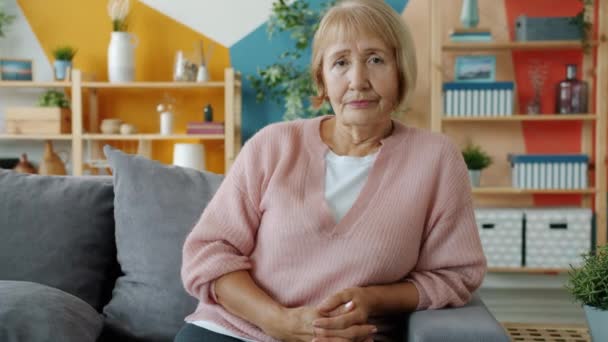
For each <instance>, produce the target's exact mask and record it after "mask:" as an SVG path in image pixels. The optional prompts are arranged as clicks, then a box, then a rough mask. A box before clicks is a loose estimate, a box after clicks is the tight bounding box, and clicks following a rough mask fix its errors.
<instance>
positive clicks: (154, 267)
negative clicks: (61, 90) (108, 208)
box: [104, 146, 223, 341]
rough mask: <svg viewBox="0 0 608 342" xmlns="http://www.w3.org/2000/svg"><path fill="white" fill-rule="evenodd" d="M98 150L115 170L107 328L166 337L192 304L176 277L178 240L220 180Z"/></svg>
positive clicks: (140, 335)
mask: <svg viewBox="0 0 608 342" xmlns="http://www.w3.org/2000/svg"><path fill="white" fill-rule="evenodd" d="M104 152H105V154H106V157H107V159H108V162H109V164H110V167H111V168H112V171H113V172H112V173H113V175H114V192H115V200H114V201H115V202H114V207H115V209H114V214H115V220H116V246H117V249H118V262H119V263H120V267H121V270H122V273H123V274H124V275H122V276H121V277H119V278H118V279H117V281H116V286H115V288H114V291H113V295H112V299H111V300H110V303H109V304H108V305H107V306H106V307H105V308H104V314H105V315H106V325H107V329H110V330H112V331H114V332H115V333H116V334H117V335H120V336H125V335H126V336H132V337H136V338H141V339H145V340H146V341H172V340H173V337H174V336H175V334H177V332H178V331H179V329H180V328H181V326H182V325H183V324H184V318H185V316H187V315H188V314H190V313H192V312H193V311H194V309H195V307H196V304H197V301H196V300H195V299H194V298H192V297H191V296H189V295H188V294H187V293H186V292H185V290H184V288H183V285H182V282H181V278H180V267H181V258H182V247H183V243H184V240H185V239H186V236H187V235H188V233H189V232H190V231H191V230H192V227H193V226H194V224H195V223H196V222H197V221H198V219H199V218H200V216H201V214H202V212H203V209H204V208H205V206H206V205H207V203H208V202H209V200H210V199H211V196H212V195H213V194H214V193H215V191H216V190H217V188H218V187H219V184H220V183H221V181H222V178H223V177H222V176H221V175H216V174H212V173H208V172H199V171H196V170H193V169H187V168H181V167H176V166H165V165H162V164H160V163H158V162H156V161H152V160H149V159H146V158H144V157H141V156H135V155H128V154H125V153H123V152H121V151H119V150H116V149H113V148H111V147H109V146H106V147H105V148H104ZM106 333H107V332H104V334H106Z"/></svg>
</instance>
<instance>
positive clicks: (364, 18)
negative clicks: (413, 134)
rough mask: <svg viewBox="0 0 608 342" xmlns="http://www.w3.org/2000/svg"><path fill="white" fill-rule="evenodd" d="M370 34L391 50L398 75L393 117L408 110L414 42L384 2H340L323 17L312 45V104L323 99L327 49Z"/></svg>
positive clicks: (414, 73)
mask: <svg viewBox="0 0 608 342" xmlns="http://www.w3.org/2000/svg"><path fill="white" fill-rule="evenodd" d="M366 34H373V35H374V36H377V37H378V38H379V39H380V40H382V41H383V42H384V43H385V44H386V45H387V46H389V47H390V48H392V49H393V50H394V51H395V59H396V61H397V70H398V73H399V76H398V80H399V102H398V105H397V107H396V108H395V111H394V112H393V113H394V114H400V113H403V112H405V111H406V110H407V109H408V108H409V103H410V102H411V98H412V95H413V93H414V89H415V87H416V77H417V71H416V68H417V65H416V51H415V49H414V40H413V39H412V35H411V33H410V30H409V28H408V26H407V24H406V23H405V21H404V19H403V18H401V16H399V14H397V12H395V11H394V10H393V9H392V8H391V7H390V6H389V5H387V4H386V3H385V2H384V0H343V1H340V2H339V3H338V4H336V5H335V6H334V7H332V8H331V9H329V11H328V12H327V13H326V14H325V16H323V18H322V19H321V22H320V23H319V29H318V30H317V32H316V33H315V36H314V39H313V43H312V61H311V64H312V65H311V72H312V78H313V81H314V82H315V85H316V87H317V96H313V97H312V99H311V100H312V103H313V105H314V106H316V107H318V106H320V105H322V104H323V102H324V101H325V100H326V99H327V89H325V84H324V82H323V54H324V52H325V49H327V47H328V46H329V45H330V44H331V43H333V42H336V41H339V40H341V39H349V38H351V39H354V38H355V37H361V36H362V35H366Z"/></svg>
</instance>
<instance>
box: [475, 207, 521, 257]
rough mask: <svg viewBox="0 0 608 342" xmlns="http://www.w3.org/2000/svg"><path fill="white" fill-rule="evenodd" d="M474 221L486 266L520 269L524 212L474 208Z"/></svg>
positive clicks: (519, 210)
mask: <svg viewBox="0 0 608 342" xmlns="http://www.w3.org/2000/svg"><path fill="white" fill-rule="evenodd" d="M475 219H476V221H477V228H478V229H479V236H480V238H481V244H482V246H483V250H484V253H485V255H486V259H487V261H488V266H489V267H521V266H522V265H523V225H524V224H523V222H524V211H523V210H522V209H502V208H476V209H475Z"/></svg>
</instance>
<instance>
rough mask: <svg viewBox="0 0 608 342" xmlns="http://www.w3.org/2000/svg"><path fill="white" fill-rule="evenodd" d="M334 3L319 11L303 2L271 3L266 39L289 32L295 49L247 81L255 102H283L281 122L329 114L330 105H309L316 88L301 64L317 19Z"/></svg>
mask: <svg viewBox="0 0 608 342" xmlns="http://www.w3.org/2000/svg"><path fill="white" fill-rule="evenodd" d="M334 3H335V1H328V2H327V3H325V4H324V6H323V7H322V8H321V9H320V10H313V9H311V8H310V6H309V3H308V1H306V0H294V1H290V2H289V3H287V2H286V1H285V0H277V1H275V2H274V3H273V4H272V14H271V16H270V19H269V21H268V29H267V32H268V36H269V39H272V37H273V36H274V35H275V34H276V33H277V32H290V38H291V39H292V40H293V42H294V46H293V47H291V48H288V49H287V50H285V51H284V52H282V53H281V54H280V55H279V56H278V61H277V62H276V63H273V64H271V65H268V66H266V67H263V68H258V70H257V73H256V74H255V75H250V76H248V77H247V79H248V80H249V81H250V82H251V86H252V87H253V89H254V91H255V93H256V101H257V102H263V101H265V100H271V101H274V102H276V103H277V104H282V103H284V108H285V112H284V115H283V119H284V120H293V119H297V118H310V117H315V116H319V115H324V114H328V113H331V106H330V105H329V103H324V104H323V105H322V106H321V107H320V108H313V106H312V105H311V103H310V97H311V96H313V95H316V89H315V86H314V82H313V80H312V76H311V74H310V70H309V67H308V66H307V65H304V66H302V64H303V63H301V62H302V61H303V58H304V55H303V53H305V52H306V50H307V49H308V47H309V46H310V44H311V42H312V38H313V36H314V34H315V32H316V30H317V28H318V26H319V20H320V18H321V17H322V16H323V14H324V13H325V12H326V11H327V9H329V7H331V6H332V5H333V4H334ZM298 62H300V63H299V64H298ZM304 64H307V63H304Z"/></svg>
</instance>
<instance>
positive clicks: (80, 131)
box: [0, 68, 242, 176]
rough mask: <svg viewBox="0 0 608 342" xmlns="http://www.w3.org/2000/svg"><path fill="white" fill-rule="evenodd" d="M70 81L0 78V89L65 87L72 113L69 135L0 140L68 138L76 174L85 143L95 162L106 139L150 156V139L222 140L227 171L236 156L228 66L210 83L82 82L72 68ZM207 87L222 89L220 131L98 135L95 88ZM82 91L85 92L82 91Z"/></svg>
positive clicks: (235, 83)
mask: <svg viewBox="0 0 608 342" xmlns="http://www.w3.org/2000/svg"><path fill="white" fill-rule="evenodd" d="M71 76H72V77H71V80H70V81H61V82H28V81H0V88H66V89H70V90H71V107H72V108H71V113H72V114H71V115H72V117H71V118H72V131H71V134H53V135H36V134H28V135H16V134H0V140H31V141H44V140H63V141H71V143H72V156H71V161H72V165H73V169H72V174H73V175H75V176H80V175H82V174H83V172H84V169H85V168H87V161H85V158H84V150H85V144H89V145H90V147H91V148H90V150H91V151H92V154H94V155H89V158H90V159H92V160H94V161H96V162H98V161H99V160H100V159H101V156H100V155H99V151H100V150H101V149H100V146H101V145H100V143H101V142H102V141H103V142H106V141H133V142H137V144H138V151H142V152H141V154H143V155H144V156H147V157H150V154H151V151H152V148H151V143H152V142H153V141H171V140H178V141H179V140H215V141H223V142H224V163H225V169H226V170H228V169H229V168H230V166H231V165H232V163H233V162H234V159H235V158H236V155H237V154H238V152H239V151H240V148H241V102H242V99H241V75H240V73H238V72H236V71H235V70H234V69H232V68H227V69H226V70H225V72H224V81H214V82H204V83H198V82H129V83H109V82H92V81H83V78H84V76H83V74H82V72H81V71H80V70H78V69H74V70H72V75H71ZM207 88H222V89H224V110H225V112H224V132H225V133H224V134H172V135H160V134H155V133H150V134H146V133H140V134H130V135H121V134H100V133H99V128H98V127H99V123H100V117H99V112H98V110H99V109H98V103H99V99H98V94H97V90H98V89H118V90H127V89H134V90H138V91H146V90H150V89H160V90H171V89H174V90H187V89H190V90H193V91H198V90H201V89H207ZM85 90H86V92H85ZM84 96H88V103H89V111H88V112H89V113H88V127H87V128H86V129H85V127H83V123H84V122H85V120H84V111H83V97H84Z"/></svg>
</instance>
